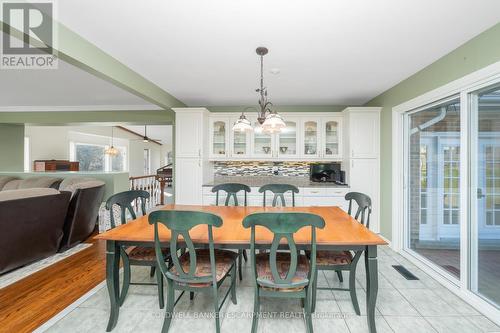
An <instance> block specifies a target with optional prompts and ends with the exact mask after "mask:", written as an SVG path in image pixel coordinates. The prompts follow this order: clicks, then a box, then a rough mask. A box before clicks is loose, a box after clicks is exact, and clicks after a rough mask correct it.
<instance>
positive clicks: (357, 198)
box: [312, 192, 372, 316]
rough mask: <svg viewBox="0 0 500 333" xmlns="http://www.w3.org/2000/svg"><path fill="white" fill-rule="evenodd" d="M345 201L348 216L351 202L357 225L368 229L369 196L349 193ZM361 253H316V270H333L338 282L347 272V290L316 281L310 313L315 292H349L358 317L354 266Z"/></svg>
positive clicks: (350, 210)
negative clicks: (323, 284) (354, 203)
mask: <svg viewBox="0 0 500 333" xmlns="http://www.w3.org/2000/svg"><path fill="white" fill-rule="evenodd" d="M345 199H346V200H348V201H349V209H348V214H349V215H351V216H352V209H353V201H354V202H356V204H357V206H358V209H357V211H356V213H355V215H354V216H353V217H354V218H355V219H356V220H357V221H358V222H359V223H361V224H363V225H365V226H366V227H369V225H370V215H371V212H372V201H371V199H370V197H369V196H367V195H366V194H363V193H359V192H349V193H347V194H346V196H345ZM362 253H363V251H354V253H353V252H351V251H318V252H317V254H316V261H317V267H318V270H333V271H336V273H337V276H338V277H339V281H340V282H344V279H343V277H342V271H349V288H330V287H321V288H319V287H318V286H317V281H315V283H314V293H313V302H312V311H313V312H314V310H315V307H316V290H317V289H320V290H325V289H326V290H344V291H349V292H350V295H351V302H352V306H353V307H354V311H355V312H356V314H357V315H358V316H359V315H360V314H361V312H360V310H359V304H358V298H357V295H356V266H357V264H358V261H359V258H360V257H361V254H362Z"/></svg>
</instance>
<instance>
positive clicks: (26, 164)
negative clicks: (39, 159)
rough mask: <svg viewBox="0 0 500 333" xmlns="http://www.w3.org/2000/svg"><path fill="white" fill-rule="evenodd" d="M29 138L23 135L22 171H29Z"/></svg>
mask: <svg viewBox="0 0 500 333" xmlns="http://www.w3.org/2000/svg"><path fill="white" fill-rule="evenodd" d="M32 164H33V163H31V138H30V137H29V136H25V137H24V172H30V171H31V165H32Z"/></svg>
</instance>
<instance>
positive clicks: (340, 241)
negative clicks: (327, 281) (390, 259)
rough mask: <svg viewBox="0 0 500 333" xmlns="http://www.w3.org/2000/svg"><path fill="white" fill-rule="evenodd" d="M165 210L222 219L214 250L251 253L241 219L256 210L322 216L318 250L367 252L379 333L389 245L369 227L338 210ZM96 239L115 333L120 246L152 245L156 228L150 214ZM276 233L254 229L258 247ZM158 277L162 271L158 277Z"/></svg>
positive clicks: (200, 231) (300, 239) (299, 238)
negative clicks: (382, 261)
mask: <svg viewBox="0 0 500 333" xmlns="http://www.w3.org/2000/svg"><path fill="white" fill-rule="evenodd" d="M160 209H161V210H188V211H204V212H210V213H213V214H216V215H218V216H220V217H221V218H222V221H223V224H222V226H221V227H220V228H214V229H213V239H214V245H215V247H216V248H226V249H235V250H239V249H249V248H250V229H246V228H244V227H243V224H242V222H243V219H244V218H245V217H246V216H247V215H249V214H251V213H256V212H301V213H312V214H317V215H319V216H321V217H322V218H323V219H324V220H325V227H324V228H322V229H317V231H316V243H317V247H318V250H335V251H340V250H351V251H364V254H365V268H366V308H367V320H368V328H369V331H370V332H371V333H375V332H376V326H375V304H376V300H377V292H378V268H377V246H379V245H386V244H387V243H386V242H385V241H384V240H383V239H382V238H381V237H380V236H378V235H377V234H375V233H374V232H372V231H370V230H369V229H367V228H366V227H365V226H364V225H362V224H360V223H359V222H358V221H356V220H355V219H354V218H352V217H351V216H349V215H348V214H347V213H346V212H345V211H343V210H342V209H341V208H339V207H333V206H332V207H251V206H248V207H241V206H240V207H231V206H193V205H166V206H163V207H161V208H160ZM159 236H160V241H161V242H162V245H163V246H168V245H169V242H170V231H169V230H168V229H167V228H166V227H164V226H163V225H161V226H160V228H159ZM190 236H191V238H192V240H193V243H194V244H195V245H199V246H203V245H206V244H208V232H207V227H206V226H203V225H200V226H197V227H195V228H193V229H192V230H191V231H190ZM95 238H97V239H104V240H106V283H107V287H108V294H109V298H110V304H111V311H110V316H109V321H108V326H107V329H106V330H107V331H108V332H109V331H111V330H112V329H113V328H114V327H115V326H116V323H117V322H118V316H119V311H120V306H119V288H120V283H119V269H120V248H121V247H123V246H134V245H136V246H151V247H153V246H154V227H153V226H152V225H150V224H149V222H148V216H147V215H146V216H142V217H139V218H137V219H135V220H133V221H130V222H128V223H127V224H124V225H120V226H118V227H116V228H114V229H111V230H109V231H107V232H104V233H102V234H99V235H97V236H96V237H95ZM272 239H273V234H272V233H271V231H269V230H268V229H266V228H264V227H259V228H257V229H256V237H255V242H256V244H257V246H258V247H260V248H265V247H269V246H270V245H271V243H272ZM294 240H295V242H296V244H297V247H298V248H307V246H309V245H310V242H311V232H310V229H309V228H308V227H306V228H302V229H301V230H299V231H298V232H297V233H296V234H294ZM157 274H159V272H158V273H157Z"/></svg>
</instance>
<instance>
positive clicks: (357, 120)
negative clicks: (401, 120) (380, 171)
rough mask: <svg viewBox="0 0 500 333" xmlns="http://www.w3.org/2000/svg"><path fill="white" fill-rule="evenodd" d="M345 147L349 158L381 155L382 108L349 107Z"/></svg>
mask: <svg viewBox="0 0 500 333" xmlns="http://www.w3.org/2000/svg"><path fill="white" fill-rule="evenodd" d="M344 119H345V122H346V136H347V139H346V140H345V147H346V157H347V158H378V157H379V155H380V108H365V107H360V108H347V109H346V110H345V111H344Z"/></svg>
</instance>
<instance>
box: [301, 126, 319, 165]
mask: <svg viewBox="0 0 500 333" xmlns="http://www.w3.org/2000/svg"><path fill="white" fill-rule="evenodd" d="M304 155H305V156H309V157H314V156H318V122H317V121H306V122H304Z"/></svg>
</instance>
